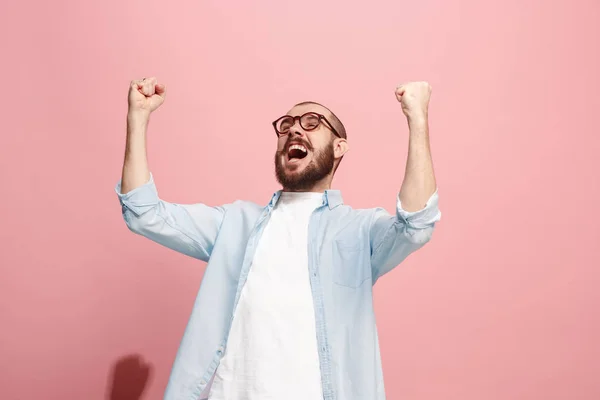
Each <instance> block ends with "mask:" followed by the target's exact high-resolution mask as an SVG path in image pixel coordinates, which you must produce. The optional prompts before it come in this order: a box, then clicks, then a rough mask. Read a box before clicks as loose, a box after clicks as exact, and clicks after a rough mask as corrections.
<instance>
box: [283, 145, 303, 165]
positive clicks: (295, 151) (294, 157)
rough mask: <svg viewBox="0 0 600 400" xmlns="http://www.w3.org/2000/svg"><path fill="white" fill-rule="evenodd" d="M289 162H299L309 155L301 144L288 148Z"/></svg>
mask: <svg viewBox="0 0 600 400" xmlns="http://www.w3.org/2000/svg"><path fill="white" fill-rule="evenodd" d="M287 155H288V161H290V162H297V161H300V160H302V159H303V158H304V157H306V156H307V155H308V150H307V149H306V147H304V146H303V145H301V144H293V145H291V146H290V147H288V154H287Z"/></svg>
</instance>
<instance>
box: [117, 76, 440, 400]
mask: <svg viewBox="0 0 600 400" xmlns="http://www.w3.org/2000/svg"><path fill="white" fill-rule="evenodd" d="M430 93H431V88H430V86H429V85H428V84H427V83H425V82H411V83H407V84H405V85H401V86H399V87H398V88H397V89H396V92H395V94H396V98H397V99H398V101H399V102H400V103H401V108H402V111H403V112H404V114H405V115H406V117H407V121H408V127H409V132H410V133H409V151H408V160H407V164H406V172H405V176H404V180H403V182H402V186H401V188H400V191H399V194H398V197H397V199H396V213H395V214H394V215H390V214H388V213H387V212H386V211H385V210H384V209H383V208H374V209H365V210H354V209H352V208H351V207H349V206H347V205H344V204H343V202H342V197H341V194H340V192H339V191H336V190H332V189H331V182H332V179H333V175H334V173H335V170H336V168H337V167H338V165H339V163H340V161H341V159H342V157H343V156H344V154H346V152H347V151H348V149H349V143H348V140H347V137H346V130H345V128H344V126H343V124H342V123H341V121H340V120H339V119H338V118H337V117H336V116H335V115H334V114H333V113H332V112H331V111H330V110H329V109H327V108H326V107H324V106H322V105H320V104H317V103H313V102H306V103H300V104H298V105H296V106H294V107H293V108H292V109H291V110H289V111H288V112H287V114H286V115H285V116H282V117H281V118H278V119H277V120H276V121H275V122H273V128H274V130H275V133H276V139H277V151H276V153H275V170H276V176H277V179H278V181H279V183H280V184H281V185H282V190H279V191H277V192H276V193H275V194H274V195H273V196H272V198H271V200H270V201H269V202H268V203H267V205H266V206H260V205H257V204H253V203H250V202H245V201H237V202H234V203H231V204H226V205H221V206H208V205H205V204H201V203H197V204H186V205H183V204H174V203H169V202H166V201H164V200H161V199H160V198H159V196H158V194H157V190H156V187H155V184H154V180H153V176H152V174H151V173H150V170H149V168H148V162H147V158H146V129H147V127H148V121H149V117H150V114H151V113H152V112H153V111H154V110H156V109H157V108H158V107H159V106H160V105H161V104H162V103H163V101H164V98H165V87H164V85H162V84H159V83H158V82H157V80H156V78H148V79H142V80H138V81H133V82H132V83H131V86H130V89H129V112H128V117H127V144H126V152H125V162H124V166H123V174H122V178H121V181H120V182H119V183H118V184H117V187H116V188H115V190H116V192H117V194H118V197H119V200H120V203H121V205H122V212H123V217H124V219H125V222H126V224H127V226H128V227H129V229H130V230H132V231H133V232H135V233H137V234H140V235H143V236H145V237H147V238H149V239H151V240H153V241H155V242H157V243H160V244H161V245H164V246H167V247H169V248H171V249H173V250H176V251H179V252H181V253H183V254H186V255H188V256H191V257H195V258H197V259H199V260H203V261H206V262H208V265H207V267H206V271H205V273H204V277H203V279H202V284H201V286H200V290H199V292H198V295H197V299H196V303H195V305H194V308H193V311H192V314H191V317H190V319H189V322H188V325H187V328H186V330H185V333H184V336H183V340H182V342H181V345H180V348H179V351H178V353H177V356H176V359H175V363H174V365H173V369H172V372H171V377H170V380H169V384H168V385H167V389H166V393H165V399H167V400H192V399H194V400H196V399H204V398H207V397H208V398H210V399H211V400H266V399H277V400H283V399H285V400H295V399H298V400H300V399H302V400H317V399H325V400H331V399H338V400H355V399H357V400H358V399H384V398H385V392H384V386H383V375H382V370H381V360H380V353H379V343H378V337H377V329H376V325H375V315H374V312H373V298H372V293H373V291H372V287H373V284H374V283H375V282H376V281H377V279H378V278H379V277H381V276H382V275H384V274H385V273H387V272H389V271H390V270H391V269H393V268H394V267H395V266H397V265H398V264H399V263H400V262H402V261H403V260H404V259H405V258H406V257H407V256H408V255H409V254H410V253H412V252H414V251H416V250H417V249H419V248H420V247H422V246H423V245H424V244H425V243H426V242H428V241H429V239H430V238H431V235H432V231H433V229H434V225H435V223H436V222H437V221H438V220H439V219H440V211H439V209H438V206H437V203H438V197H437V187H436V182H435V177H434V172H433V165H432V160H431V155H430V150H429V132H428V105H429V98H430ZM392 161H393V163H394V164H396V163H397V160H392Z"/></svg>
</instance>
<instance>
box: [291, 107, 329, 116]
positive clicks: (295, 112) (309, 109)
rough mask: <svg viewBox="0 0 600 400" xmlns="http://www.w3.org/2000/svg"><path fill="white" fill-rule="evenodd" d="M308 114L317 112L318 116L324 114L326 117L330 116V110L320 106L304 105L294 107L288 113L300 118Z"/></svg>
mask: <svg viewBox="0 0 600 400" xmlns="http://www.w3.org/2000/svg"><path fill="white" fill-rule="evenodd" d="M307 112H316V113H317V114H322V115H324V116H325V117H329V116H330V113H329V110H327V109H326V108H325V107H323V106H320V105H318V104H302V105H299V106H294V107H292V109H291V110H289V111H288V112H287V115H291V116H299V115H302V114H304V113H307Z"/></svg>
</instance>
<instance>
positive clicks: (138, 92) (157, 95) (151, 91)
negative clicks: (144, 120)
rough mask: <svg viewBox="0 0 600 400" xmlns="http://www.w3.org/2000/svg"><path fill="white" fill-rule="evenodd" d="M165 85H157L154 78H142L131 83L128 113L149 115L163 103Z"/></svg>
mask: <svg viewBox="0 0 600 400" xmlns="http://www.w3.org/2000/svg"><path fill="white" fill-rule="evenodd" d="M165 94H166V88H165V85H161V84H159V83H158V81H157V80H156V78H154V77H153V78H143V79H141V80H137V81H131V85H129V99H128V102H129V112H141V113H147V114H148V115H150V113H151V112H152V111H154V110H156V109H157V108H158V107H160V105H161V104H162V103H163V101H165Z"/></svg>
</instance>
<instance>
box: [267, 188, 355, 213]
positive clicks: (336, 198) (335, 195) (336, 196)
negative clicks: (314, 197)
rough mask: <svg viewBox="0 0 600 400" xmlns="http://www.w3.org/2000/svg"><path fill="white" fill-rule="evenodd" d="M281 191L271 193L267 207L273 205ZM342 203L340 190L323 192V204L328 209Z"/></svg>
mask: <svg viewBox="0 0 600 400" xmlns="http://www.w3.org/2000/svg"><path fill="white" fill-rule="evenodd" d="M282 192H283V191H282V190H278V191H276V192H275V193H273V196H272V197H271V201H270V202H269V204H268V205H267V207H269V208H273V207H275V205H276V204H277V201H278V200H279V198H280V197H281V193H282ZM342 204H344V199H343V198H342V192H340V191H339V190H332V189H328V190H326V191H325V192H324V193H323V205H326V206H328V207H329V209H330V210H333V209H334V208H336V207H337V206H339V205H342Z"/></svg>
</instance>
